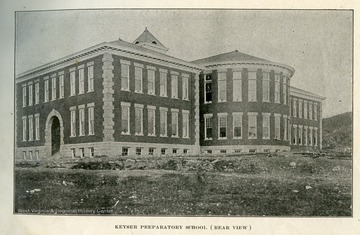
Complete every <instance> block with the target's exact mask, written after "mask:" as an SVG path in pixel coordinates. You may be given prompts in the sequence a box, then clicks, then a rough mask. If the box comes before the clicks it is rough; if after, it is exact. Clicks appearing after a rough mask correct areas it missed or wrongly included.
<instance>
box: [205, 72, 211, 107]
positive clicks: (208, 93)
mask: <svg viewBox="0 0 360 235" xmlns="http://www.w3.org/2000/svg"><path fill="white" fill-rule="evenodd" d="M204 77H205V81H204V87H205V97H204V99H205V103H211V102H212V86H211V75H210V74H207V75H204Z"/></svg>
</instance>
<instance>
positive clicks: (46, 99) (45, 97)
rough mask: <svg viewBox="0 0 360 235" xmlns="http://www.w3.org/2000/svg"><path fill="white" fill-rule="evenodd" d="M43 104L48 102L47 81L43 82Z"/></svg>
mask: <svg viewBox="0 0 360 235" xmlns="http://www.w3.org/2000/svg"><path fill="white" fill-rule="evenodd" d="M44 83H45V84H44V92H45V93H44V102H48V101H49V80H48V79H47V80H45V81H44Z"/></svg>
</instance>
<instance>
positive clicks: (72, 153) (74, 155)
mask: <svg viewBox="0 0 360 235" xmlns="http://www.w3.org/2000/svg"><path fill="white" fill-rule="evenodd" d="M71 157H72V158H75V157H76V150H75V149H74V148H72V149H71Z"/></svg>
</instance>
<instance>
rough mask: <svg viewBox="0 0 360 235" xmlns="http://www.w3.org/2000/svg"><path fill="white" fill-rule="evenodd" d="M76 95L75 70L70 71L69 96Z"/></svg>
mask: <svg viewBox="0 0 360 235" xmlns="http://www.w3.org/2000/svg"><path fill="white" fill-rule="evenodd" d="M73 95H76V87H75V71H71V72H70V96H73Z"/></svg>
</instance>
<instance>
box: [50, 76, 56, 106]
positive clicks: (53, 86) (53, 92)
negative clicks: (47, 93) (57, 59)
mask: <svg viewBox="0 0 360 235" xmlns="http://www.w3.org/2000/svg"><path fill="white" fill-rule="evenodd" d="M51 100H56V77H53V78H52V79H51Z"/></svg>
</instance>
